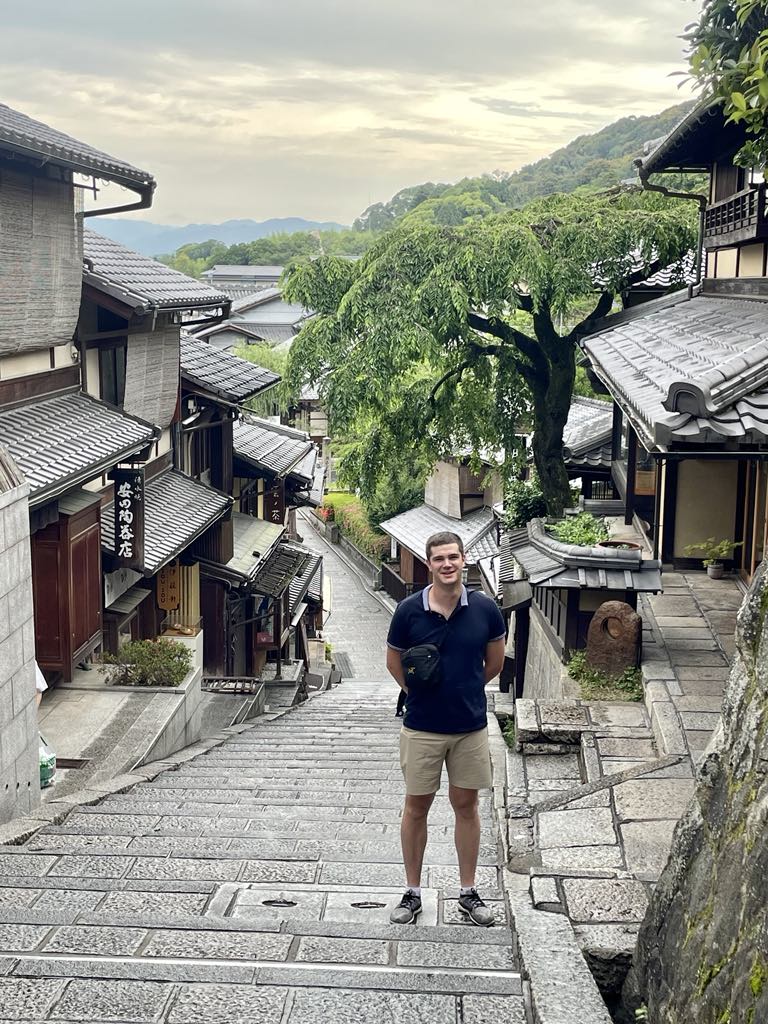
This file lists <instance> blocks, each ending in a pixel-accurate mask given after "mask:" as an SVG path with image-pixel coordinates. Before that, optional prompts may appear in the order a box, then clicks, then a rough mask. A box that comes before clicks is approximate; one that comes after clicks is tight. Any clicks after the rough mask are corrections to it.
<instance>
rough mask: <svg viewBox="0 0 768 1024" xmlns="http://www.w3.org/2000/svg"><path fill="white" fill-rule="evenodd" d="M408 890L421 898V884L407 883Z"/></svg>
mask: <svg viewBox="0 0 768 1024" xmlns="http://www.w3.org/2000/svg"><path fill="white" fill-rule="evenodd" d="M408 891H409V892H412V893H413V895H414V896H418V897H419V899H421V886H420V885H409V886H408Z"/></svg>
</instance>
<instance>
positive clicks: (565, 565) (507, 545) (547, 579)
mask: <svg viewBox="0 0 768 1024" xmlns="http://www.w3.org/2000/svg"><path fill="white" fill-rule="evenodd" d="M515 563H517V565H518V566H519V567H520V569H522V571H523V574H524V576H525V578H526V579H527V580H528V582H529V583H530V584H531V585H532V586H534V587H548V588H555V589H558V588H560V587H562V588H566V589H574V588H577V589H582V590H583V589H589V590H635V591H638V592H645V593H658V592H659V591H660V590H661V589H662V586H661V562H659V561H657V560H656V559H650V558H644V557H643V552H642V551H641V550H621V549H617V548H601V547H582V546H579V545H577V544H563V543H561V542H560V541H558V540H556V539H555V538H554V537H553V536H552V535H551V534H549V533H547V531H546V529H545V527H544V523H543V521H542V520H541V519H532V520H531V522H530V523H528V525H527V526H526V527H523V528H522V529H519V530H512V531H510V532H509V533H507V534H505V535H504V536H503V537H502V539H501V548H500V552H499V573H498V582H499V584H501V585H502V586H503V585H504V584H510V583H513V582H514V581H516V580H519V579H520V575H521V574H520V572H519V571H516V566H515Z"/></svg>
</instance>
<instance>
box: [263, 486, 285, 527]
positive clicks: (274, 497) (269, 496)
mask: <svg viewBox="0 0 768 1024" xmlns="http://www.w3.org/2000/svg"><path fill="white" fill-rule="evenodd" d="M264 518H265V519H266V520H267V522H268V523H276V524H277V525H279V526H282V525H283V524H284V523H285V481H284V480H277V481H276V482H275V483H274V484H273V486H272V487H270V489H269V490H268V491H265V492H264Z"/></svg>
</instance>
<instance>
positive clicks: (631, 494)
mask: <svg viewBox="0 0 768 1024" xmlns="http://www.w3.org/2000/svg"><path fill="white" fill-rule="evenodd" d="M628 444H629V447H628V451H627V496H626V504H625V506H624V525H625V526H631V524H632V516H633V514H634V511H635V470H636V469H637V434H636V433H635V431H634V429H633V428H632V427H631V426H630V427H629V437H628Z"/></svg>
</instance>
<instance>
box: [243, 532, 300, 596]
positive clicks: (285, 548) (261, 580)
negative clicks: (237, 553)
mask: <svg viewBox="0 0 768 1024" xmlns="http://www.w3.org/2000/svg"><path fill="white" fill-rule="evenodd" d="M311 558H312V552H311V551H308V550H307V549H306V548H303V547H301V546H300V545H299V544H278V545H277V547H276V548H274V549H273V550H272V551H271V552H270V553H269V555H268V556H267V557H266V558H265V559H264V561H263V562H262V564H261V565H260V566H259V568H258V570H257V572H256V573H255V574H254V576H253V580H252V589H253V590H255V591H256V593H258V594H265V595H266V596H267V597H281V596H282V595H283V594H284V593H285V591H286V590H288V588H289V587H290V586H291V584H292V582H293V581H294V580H295V578H296V577H297V576H299V575H300V574H301V573H302V571H303V570H304V568H305V567H306V566H307V565H308V563H309V561H310V559H311Z"/></svg>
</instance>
